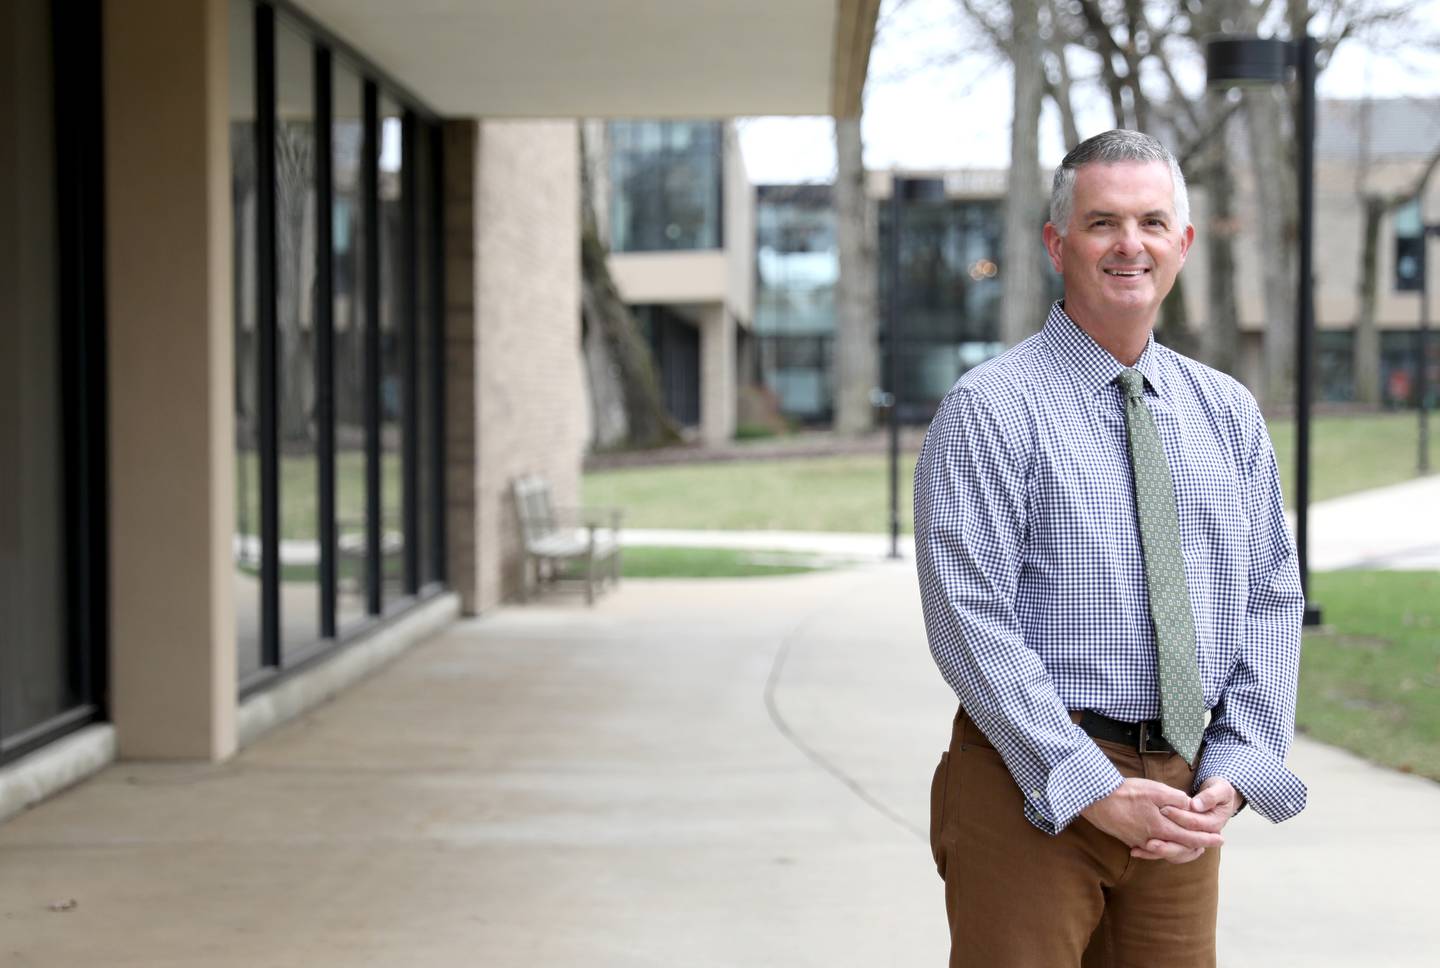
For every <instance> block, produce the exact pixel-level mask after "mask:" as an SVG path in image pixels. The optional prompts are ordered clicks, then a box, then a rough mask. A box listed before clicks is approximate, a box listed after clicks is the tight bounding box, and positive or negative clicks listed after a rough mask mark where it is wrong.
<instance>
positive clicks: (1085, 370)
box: [1042, 302, 1169, 400]
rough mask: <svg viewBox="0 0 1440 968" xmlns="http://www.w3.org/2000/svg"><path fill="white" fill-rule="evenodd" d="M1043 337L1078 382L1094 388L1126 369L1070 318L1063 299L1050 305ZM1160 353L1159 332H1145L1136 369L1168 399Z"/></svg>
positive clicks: (1152, 387)
mask: <svg viewBox="0 0 1440 968" xmlns="http://www.w3.org/2000/svg"><path fill="white" fill-rule="evenodd" d="M1042 338H1043V339H1044V340H1045V343H1046V345H1048V346H1049V347H1050V349H1051V351H1052V352H1054V354H1055V356H1056V358H1057V359H1059V360H1060V361H1061V362H1062V363H1063V364H1064V365H1065V366H1066V367H1067V368H1068V369H1069V370H1070V372H1071V375H1072V376H1073V377H1074V378H1075V380H1076V382H1077V383H1079V384H1080V385H1081V386H1082V387H1085V388H1088V389H1090V390H1091V391H1095V390H1099V389H1100V388H1101V387H1105V386H1109V385H1110V384H1112V383H1114V382H1115V378H1116V377H1117V376H1119V375H1120V373H1121V372H1122V371H1123V370H1124V369H1125V365H1124V364H1123V363H1121V362H1120V361H1119V360H1117V359H1115V357H1113V356H1111V355H1110V353H1109V351H1108V350H1105V349H1104V348H1102V347H1101V346H1100V344H1099V343H1097V342H1095V340H1094V339H1092V338H1091V337H1090V334H1089V333H1087V332H1085V331H1084V330H1083V329H1081V328H1080V326H1079V324H1078V323H1076V322H1075V321H1074V320H1073V319H1071V318H1070V316H1069V315H1068V314H1067V313H1066V312H1065V307H1064V304H1063V302H1057V303H1055V305H1053V306H1051V307H1050V315H1049V317H1048V318H1047V319H1046V320H1045V328H1044V330H1043V337H1042ZM1159 356H1160V354H1159V352H1158V351H1157V349H1156V347H1155V333H1154V332H1153V331H1152V332H1150V333H1147V334H1146V336H1145V349H1144V351H1143V352H1141V354H1140V359H1139V360H1137V361H1136V362H1135V369H1137V370H1139V371H1140V372H1141V373H1142V374H1143V375H1144V377H1145V382H1146V384H1148V385H1149V387H1150V389H1151V390H1153V391H1155V393H1157V394H1159V395H1160V397H1161V399H1164V400H1168V399H1169V394H1167V393H1166V392H1165V385H1164V383H1163V382H1162V381H1161V379H1160V365H1159Z"/></svg>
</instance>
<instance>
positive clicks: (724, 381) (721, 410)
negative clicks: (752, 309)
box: [700, 304, 737, 446]
mask: <svg viewBox="0 0 1440 968" xmlns="http://www.w3.org/2000/svg"><path fill="white" fill-rule="evenodd" d="M735 328H736V327H735V317H734V316H733V315H731V313H730V310H729V309H727V308H726V307H725V306H722V305H719V304H716V305H712V306H706V307H704V309H703V322H702V323H701V325H700V439H701V440H703V441H704V442H705V443H706V444H709V445H711V446H718V445H721V444H726V443H729V441H730V439H731V438H732V437H734V436H735V412H736V406H737V401H736V392H737V390H736V385H735V384H736V380H735V378H736V360H735Z"/></svg>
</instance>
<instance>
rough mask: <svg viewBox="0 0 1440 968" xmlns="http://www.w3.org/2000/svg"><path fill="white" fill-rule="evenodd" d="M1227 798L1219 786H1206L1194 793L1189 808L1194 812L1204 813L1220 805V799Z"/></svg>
mask: <svg viewBox="0 0 1440 968" xmlns="http://www.w3.org/2000/svg"><path fill="white" fill-rule="evenodd" d="M1226 799H1228V797H1227V796H1226V795H1225V791H1224V790H1222V789H1221V788H1219V787H1206V788H1205V789H1203V790H1201V791H1200V792H1199V793H1197V794H1195V796H1194V798H1193V799H1192V800H1191V801H1190V809H1191V810H1193V811H1195V812H1196V813H1206V812H1208V811H1210V810H1213V809H1215V808H1216V807H1217V806H1219V805H1220V803H1221V801H1223V800H1226Z"/></svg>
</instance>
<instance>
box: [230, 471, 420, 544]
mask: <svg viewBox="0 0 1440 968" xmlns="http://www.w3.org/2000/svg"><path fill="white" fill-rule="evenodd" d="M319 466H320V465H319V462H318V461H317V459H316V458H315V457H314V456H313V455H312V456H307V457H296V456H285V457H282V458H281V459H280V537H281V539H282V540H286V541H290V540H310V541H313V540H314V539H315V537H316V536H317V535H318V534H319V524H318V522H319V520H320V496H319V489H318V487H317V485H316V475H317V474H318V473H319ZM380 467H381V481H380V494H381V503H382V504H383V506H384V516H385V520H386V522H387V524H388V526H389V527H391V528H392V529H393V528H398V527H399V524H400V517H401V514H402V513H403V512H402V510H401V506H402V505H401V497H402V494H401V490H400V455H399V454H398V453H394V452H389V453H385V454H382V455H381V462H380ZM259 468H260V458H259V455H257V454H254V453H249V454H244V455H237V458H236V461H235V510H236V530H237V531H244V532H246V533H249V534H259V533H260V518H259V508H260V490H259V487H260V485H259V480H260V477H259V475H260V469H259ZM247 504H248V505H249V509H248V516H247V513H246V510H247V509H246V505H247ZM335 510H336V516H337V517H338V518H339V520H340V521H341V530H342V531H345V532H351V531H361V530H363V528H364V525H363V522H364V520H365V454H364V452H363V451H342V452H341V453H339V454H338V455H336V458H335Z"/></svg>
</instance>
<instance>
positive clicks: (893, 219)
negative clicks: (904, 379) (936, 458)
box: [884, 175, 905, 558]
mask: <svg viewBox="0 0 1440 968" xmlns="http://www.w3.org/2000/svg"><path fill="white" fill-rule="evenodd" d="M904 183H905V182H904V179H902V178H901V177H900V176H898V175H892V176H891V178H890V236H889V239H888V240H887V241H888V242H889V245H888V246H887V247H886V252H885V257H886V260H887V262H888V263H889V270H890V288H889V290H888V291H887V293H886V296H887V298H886V300H885V341H886V343H888V344H889V345H888V346H887V349H888V350H889V353H888V354H887V358H886V363H887V367H886V369H887V370H888V371H889V372H888V373H887V374H886V380H885V382H886V384H887V385H888V386H889V390H888V391H887V392H886V393H885V395H884V400H885V402H886V403H887V404H888V411H889V412H888V414H887V415H888V417H889V418H890V428H889V429H890V557H891V558H899V557H900V314H901V303H900V245H901V239H900V230H901V209H902V208H903V207H904V204H905V202H904V199H903V198H902V196H903V195H904V191H903V186H904Z"/></svg>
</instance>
